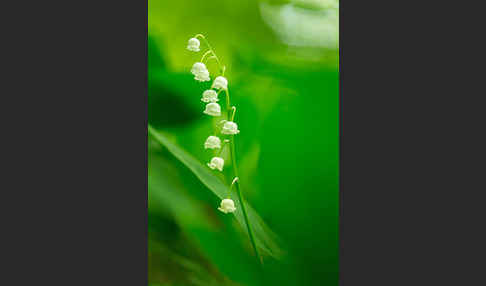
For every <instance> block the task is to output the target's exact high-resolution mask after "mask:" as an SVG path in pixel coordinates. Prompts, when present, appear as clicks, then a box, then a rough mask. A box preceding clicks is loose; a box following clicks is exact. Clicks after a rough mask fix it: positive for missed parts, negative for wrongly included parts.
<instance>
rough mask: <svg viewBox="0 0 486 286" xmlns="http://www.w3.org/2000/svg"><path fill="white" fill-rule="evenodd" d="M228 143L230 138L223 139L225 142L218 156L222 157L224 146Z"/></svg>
mask: <svg viewBox="0 0 486 286" xmlns="http://www.w3.org/2000/svg"><path fill="white" fill-rule="evenodd" d="M226 143H229V140H228V139H226V140H224V141H223V144H222V145H223V146H221V149H219V154H218V157H221V153H222V152H223V148H224V146H226Z"/></svg>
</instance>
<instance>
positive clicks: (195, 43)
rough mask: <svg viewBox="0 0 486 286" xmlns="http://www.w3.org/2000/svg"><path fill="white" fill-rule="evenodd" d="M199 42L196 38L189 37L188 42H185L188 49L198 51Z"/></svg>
mask: <svg viewBox="0 0 486 286" xmlns="http://www.w3.org/2000/svg"><path fill="white" fill-rule="evenodd" d="M200 45H201V43H200V42H199V40H198V39H196V38H190V39H189V42H188V43H187V49H188V50H189V51H194V52H199V46H200Z"/></svg>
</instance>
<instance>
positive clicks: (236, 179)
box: [226, 177, 239, 199]
mask: <svg viewBox="0 0 486 286" xmlns="http://www.w3.org/2000/svg"><path fill="white" fill-rule="evenodd" d="M238 180H239V179H238V177H236V178H235V179H234V180H233V182H232V183H231V186H230V190H229V192H228V196H227V197H226V198H227V199H229V198H230V195H231V191H232V190H233V186H234V184H235V182H236V181H238Z"/></svg>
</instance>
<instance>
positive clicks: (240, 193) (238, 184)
mask: <svg viewBox="0 0 486 286" xmlns="http://www.w3.org/2000/svg"><path fill="white" fill-rule="evenodd" d="M229 106H230V101H229V92H228V90H227V89H226V109H227V112H228V120H229V119H230V107H229ZM232 119H233V118H232ZM234 142H235V139H234V135H233V134H231V135H230V142H229V144H230V152H231V164H232V165H233V176H234V177H235V178H237V177H238V174H237V172H236V159H235V147H234V145H235V143H234ZM235 187H236V192H237V193H238V198H239V199H240V203H241V210H242V211H243V216H244V218H245V222H246V227H247V229H248V234H249V235H250V240H251V244H252V245H253V250H254V251H255V255H256V256H257V257H258V258H259V259H260V262H261V263H262V265H263V259H262V257H261V256H260V252H259V251H258V247H257V245H256V240H255V235H254V234H253V227H252V226H251V222H250V218H249V217H248V212H247V211H246V206H245V200H244V199H243V193H242V192H241V190H240V180H236V182H235Z"/></svg>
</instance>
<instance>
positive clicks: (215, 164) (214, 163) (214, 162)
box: [208, 157, 224, 171]
mask: <svg viewBox="0 0 486 286" xmlns="http://www.w3.org/2000/svg"><path fill="white" fill-rule="evenodd" d="M208 166H209V168H211V169H213V170H214V169H218V170H220V171H223V166H224V160H223V158H219V157H213V159H211V163H208Z"/></svg>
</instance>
